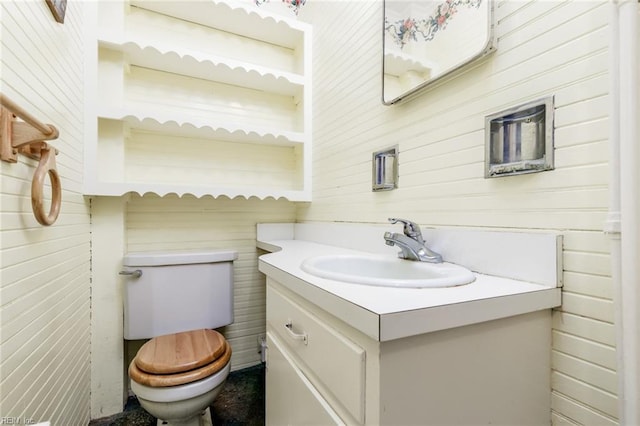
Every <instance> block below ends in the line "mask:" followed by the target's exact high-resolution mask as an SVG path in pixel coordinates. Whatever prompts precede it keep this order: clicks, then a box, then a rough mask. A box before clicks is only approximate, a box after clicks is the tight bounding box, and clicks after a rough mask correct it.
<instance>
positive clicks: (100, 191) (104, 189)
mask: <svg viewBox="0 0 640 426" xmlns="http://www.w3.org/2000/svg"><path fill="white" fill-rule="evenodd" d="M84 194H85V195H95V196H123V195H127V194H137V195H139V196H141V197H144V196H145V195H155V196H158V197H167V196H176V197H179V198H181V197H184V196H192V197H195V198H205V197H211V198H220V197H225V198H229V199H235V198H243V199H245V200H249V199H251V198H257V199H259V200H267V199H273V200H280V199H284V200H288V201H292V202H293V201H305V202H306V201H311V194H310V193H309V191H304V190H278V189H270V188H265V189H257V190H256V189H255V188H251V189H249V188H233V187H228V188H221V187H205V186H203V187H198V186H188V185H184V186H176V185H161V184H146V183H107V182H93V183H89V184H87V187H85V188H84Z"/></svg>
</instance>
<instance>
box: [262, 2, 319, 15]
mask: <svg viewBox="0 0 640 426" xmlns="http://www.w3.org/2000/svg"><path fill="white" fill-rule="evenodd" d="M255 2H256V5H257V6H260V5H263V4H265V3H267V2H269V0H255ZM306 2H307V0H282V3H285V4H286V5H287V7H288V8H289V9H291V10H293V12H294V13H295V14H296V15H297V14H298V12H299V11H300V8H301V7H302V6H304V4H305V3H306Z"/></svg>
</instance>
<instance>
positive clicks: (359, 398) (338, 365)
mask: <svg viewBox="0 0 640 426" xmlns="http://www.w3.org/2000/svg"><path fill="white" fill-rule="evenodd" d="M270 283H271V282H270ZM294 298H295V296H287V295H285V293H284V292H281V291H279V290H278V289H277V288H276V287H275V286H274V285H267V327H270V328H271V330H272V331H273V333H274V335H276V336H277V337H279V338H280V341H281V342H282V343H283V345H284V347H285V348H286V351H287V353H288V354H291V357H292V358H294V359H295V360H296V361H297V362H298V364H299V365H300V368H301V369H302V371H303V373H304V374H305V376H306V377H308V378H309V379H310V380H311V381H312V382H313V384H314V386H315V388H316V389H318V391H319V392H320V394H321V395H322V396H323V398H324V399H326V400H327V401H329V402H331V406H332V407H334V409H335V410H336V411H337V412H339V413H341V414H343V410H346V412H347V413H348V415H349V416H352V417H353V420H355V421H356V422H357V423H360V424H362V423H364V422H365V414H364V410H365V403H364V402H365V394H366V392H365V382H366V380H365V370H366V352H365V350H364V348H362V347H360V346H359V345H357V344H356V343H355V342H353V341H352V340H351V339H349V338H348V337H347V336H346V335H345V334H343V333H342V332H341V331H340V330H338V329H337V328H335V327H332V326H330V325H329V324H327V323H326V322H325V321H323V320H322V319H321V318H320V317H319V316H318V315H316V313H314V311H313V310H311V309H309V308H308V307H304V306H302V305H301V304H299V303H297V302H296V300H295V299H294ZM268 392H269V390H268ZM345 416H346V414H343V417H345Z"/></svg>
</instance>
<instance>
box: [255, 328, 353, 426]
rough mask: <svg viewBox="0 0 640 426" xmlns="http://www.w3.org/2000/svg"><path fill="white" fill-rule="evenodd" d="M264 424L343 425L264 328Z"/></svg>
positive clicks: (278, 425) (275, 425) (281, 346)
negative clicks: (265, 366)
mask: <svg viewBox="0 0 640 426" xmlns="http://www.w3.org/2000/svg"><path fill="white" fill-rule="evenodd" d="M266 386H267V394H266V424H267V425H268V426H269V425H272V426H281V425H318V426H325V425H344V424H345V423H344V422H343V421H342V420H341V419H340V417H338V415H337V414H336V413H335V411H333V410H332V409H331V407H330V406H329V404H328V403H327V401H325V400H324V398H322V396H321V395H320V393H318V391H317V390H316V389H315V387H314V386H313V384H312V383H311V382H310V381H309V380H308V379H307V378H306V377H305V375H304V374H303V373H302V371H300V369H299V368H298V367H297V366H296V364H295V362H294V361H293V360H292V359H291V358H290V357H289V356H288V355H287V354H286V350H285V349H284V346H283V345H282V344H281V343H280V342H279V341H278V339H277V338H276V337H275V336H274V335H273V334H272V333H271V332H270V331H267V372H266Z"/></svg>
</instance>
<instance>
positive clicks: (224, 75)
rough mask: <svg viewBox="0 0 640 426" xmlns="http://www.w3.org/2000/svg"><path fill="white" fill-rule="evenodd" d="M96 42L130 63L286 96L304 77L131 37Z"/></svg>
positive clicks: (294, 91)
mask: <svg viewBox="0 0 640 426" xmlns="http://www.w3.org/2000/svg"><path fill="white" fill-rule="evenodd" d="M99 41H100V43H101V44H102V45H103V46H104V47H108V48H110V49H113V50H118V51H121V52H123V53H125V54H126V55H128V62H129V63H130V64H134V65H139V66H143V67H146V68H152V69H157V70H161V71H167V72H172V73H178V74H181V75H186V76H189V77H197V78H201V79H205V80H212V81H223V82H225V83H230V84H235V85H240V86H245V87H253V88H256V89H261V90H268V91H273V92H276V93H286V94H289V95H299V94H301V93H302V89H303V86H304V84H305V79H304V76H302V75H300V74H295V73H290V72H286V71H279V70H275V69H270V68H266V67H257V66H255V65H254V64H251V63H248V62H242V61H238V60H234V59H227V58H224V57H220V56H212V55H207V54H202V53H199V52H194V51H188V50H186V49H185V50H184V51H182V52H178V51H176V50H173V49H172V48H170V47H166V48H163V47H162V46H151V45H148V44H145V43H142V42H138V41H135V40H129V41H126V42H125V41H117V40H114V39H109V38H108V37H101V38H100V39H99ZM215 69H218V72H217V73H213V72H212V71H215ZM256 77H257V78H256ZM255 82H257V83H255Z"/></svg>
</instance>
